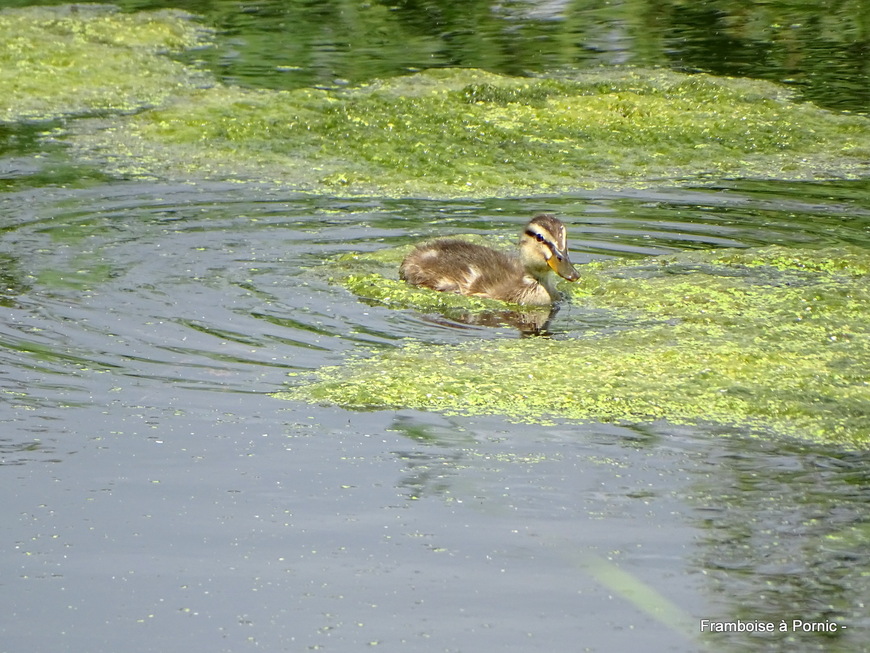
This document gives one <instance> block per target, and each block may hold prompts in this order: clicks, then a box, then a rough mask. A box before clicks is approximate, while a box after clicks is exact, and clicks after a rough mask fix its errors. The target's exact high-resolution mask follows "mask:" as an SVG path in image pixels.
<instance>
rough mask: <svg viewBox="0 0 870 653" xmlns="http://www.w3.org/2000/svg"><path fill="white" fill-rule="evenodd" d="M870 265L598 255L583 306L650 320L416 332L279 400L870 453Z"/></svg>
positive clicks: (866, 259)
mask: <svg viewBox="0 0 870 653" xmlns="http://www.w3.org/2000/svg"><path fill="white" fill-rule="evenodd" d="M868 270H870V253H868V252H867V251H865V250H859V249H850V248H838V249H828V250H800V249H785V248H780V247H770V248H764V249H753V250H740V251H732V250H722V251H709V252H691V253H687V254H678V255H674V256H666V257H658V258H655V259H646V260H641V261H634V262H628V263H627V262H624V261H618V262H606V263H596V264H593V265H588V266H585V268H584V271H583V276H582V279H581V281H580V282H579V284H577V285H574V286H570V288H571V292H572V301H573V302H574V303H577V304H582V305H584V306H588V307H590V308H597V309H603V310H608V311H612V313H613V315H614V316H620V315H633V316H639V317H641V318H643V319H640V320H637V321H636V322H634V326H632V327H628V328H624V329H623V330H621V331H618V332H615V333H614V332H603V331H589V332H588V333H586V334H585V336H583V337H578V338H572V339H542V338H534V339H519V340H516V341H510V340H485V341H480V342H466V343H463V344H461V345H456V346H434V345H431V344H426V343H421V342H416V341H409V342H408V343H407V344H406V345H404V346H403V347H401V348H399V349H396V350H394V351H390V352H387V353H383V352H381V353H377V354H373V355H372V356H370V357H361V358H358V359H355V360H352V361H350V362H349V363H348V364H347V365H345V366H340V367H329V368H325V369H322V370H319V371H318V372H316V373H315V374H314V375H313V378H312V379H310V380H309V382H308V383H304V384H300V385H297V386H295V387H293V388H291V389H289V390H288V391H287V392H284V393H281V394H280V395H279V396H280V397H282V398H286V399H294V400H306V401H312V402H326V403H334V404H338V405H341V406H345V407H348V408H354V409H371V408H395V407H409V408H416V409H423V410H435V411H443V412H446V413H461V414H502V415H505V416H507V417H509V418H511V419H515V420H518V421H527V422H539V423H540V422H547V421H550V420H552V419H556V418H568V419H578V420H598V421H615V422H626V421H629V422H638V421H650V420H657V419H665V420H669V421H672V422H692V423H697V422H701V421H713V422H720V423H726V424H737V425H742V426H746V427H749V428H751V429H754V430H755V431H756V432H764V431H768V432H769V431H770V430H773V431H777V432H780V433H786V434H789V435H793V436H798V437H802V438H807V439H812V440H816V441H820V442H827V443H836V444H838V445H843V446H847V447H856V448H868V447H870V363H868V361H870V326H868V325H870V284H868V281H870V278H868V277H870V274H868ZM432 294H436V293H432ZM459 299H460V300H461V299H462V298H459Z"/></svg>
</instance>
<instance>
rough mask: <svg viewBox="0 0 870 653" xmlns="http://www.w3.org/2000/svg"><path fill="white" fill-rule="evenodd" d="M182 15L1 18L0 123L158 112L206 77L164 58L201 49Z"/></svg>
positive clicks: (28, 12)
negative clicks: (147, 109)
mask: <svg viewBox="0 0 870 653" xmlns="http://www.w3.org/2000/svg"><path fill="white" fill-rule="evenodd" d="M206 37H207V30H206V29H205V28H203V27H202V26H201V25H198V24H197V23H195V22H194V21H193V20H191V16H189V15H188V14H185V13H183V12H180V11H170V10H164V11H154V12H138V13H131V14H125V13H121V12H120V11H118V10H117V8H116V7H112V6H109V5H88V4H82V5H66V6H61V7H26V8H22V9H4V10H3V11H0V122H16V121H44V120H51V119H53V118H57V117H60V116H68V115H80V114H89V113H95V112H128V111H134V110H138V109H142V108H144V107H149V106H155V105H158V104H160V103H161V102H163V101H164V100H166V98H168V97H170V96H171V95H173V94H177V93H179V92H181V91H184V90H188V89H190V88H191V86H192V85H193V84H195V83H200V82H202V80H203V79H204V77H203V76H202V75H200V74H198V73H196V71H194V70H193V69H192V68H190V67H188V66H185V65H183V64H181V63H178V62H175V61H172V60H171V59H170V58H168V57H167V56H164V53H167V52H177V51H181V50H186V49H190V48H193V47H196V46H199V45H202V44H204V43H205V40H206Z"/></svg>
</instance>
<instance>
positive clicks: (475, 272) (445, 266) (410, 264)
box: [399, 240, 525, 301]
mask: <svg viewBox="0 0 870 653" xmlns="http://www.w3.org/2000/svg"><path fill="white" fill-rule="evenodd" d="M399 275H400V276H401V278H402V279H405V280H406V281H408V282H409V283H412V284H414V285H415V286H424V287H426V288H432V289H433V290H440V291H442V292H455V293H460V294H462V295H479V296H483V297H490V298H492V299H503V300H507V301H513V299H512V295H513V294H515V292H516V289H517V286H518V285H525V283H524V279H523V277H524V272H523V268H522V265H520V262H519V260H517V259H516V258H515V257H513V256H509V255H507V254H504V253H502V252H499V251H496V250H494V249H491V248H489V247H483V246H482V245H475V244H473V243H468V242H465V241H464V240H433V241H431V242H428V243H424V244H422V245H418V246H417V247H416V248H415V249H414V251H412V252H411V253H410V254H408V256H407V257H405V260H404V261H402V265H401V266H400V268H399Z"/></svg>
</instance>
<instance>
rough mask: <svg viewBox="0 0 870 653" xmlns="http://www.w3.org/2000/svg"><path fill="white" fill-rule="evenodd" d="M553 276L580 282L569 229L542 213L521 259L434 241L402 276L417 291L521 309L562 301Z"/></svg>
mask: <svg viewBox="0 0 870 653" xmlns="http://www.w3.org/2000/svg"><path fill="white" fill-rule="evenodd" d="M553 272H555V273H557V274H558V275H560V276H561V277H563V278H565V279H567V280H569V281H576V280H577V279H578V277H579V275H578V274H577V271H576V270H575V269H574V266H573V265H572V264H571V261H570V260H569V259H568V247H567V238H566V234H565V225H563V224H562V223H561V222H560V221H559V220H557V219H556V218H555V217H554V216H552V215H550V214H548V213H542V214H540V215H537V216H535V217H534V218H532V220H531V221H530V222H529V223H528V225H526V228H525V230H524V231H523V234H522V235H521V236H520V242H519V248H518V251H517V253H516V254H514V255H510V254H505V253H503V252H500V251H498V250H495V249H492V248H489V247H483V246H482V245H474V244H472V243H468V242H466V241H464V240H448V239H441V240H434V241H431V242H428V243H424V244H422V245H418V246H417V247H416V249H414V251H413V252H411V253H410V254H408V256H407V257H405V260H404V261H402V265H401V266H400V267H399V276H401V278H402V279H405V280H406V281H408V282H409V283H411V284H413V285H415V286H423V287H426V288H432V289H433V290H440V291H443V292H454V293H459V294H462V295H468V296H473V297H486V298H489V299H500V300H502V301H506V302H513V303H515V304H530V305H539V306H544V305H547V304H552V303H553V302H554V301H556V300H557V299H558V298H559V291H558V290H556V279H555V277H554V275H553V274H552V273H553Z"/></svg>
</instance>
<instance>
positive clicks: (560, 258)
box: [547, 249, 580, 281]
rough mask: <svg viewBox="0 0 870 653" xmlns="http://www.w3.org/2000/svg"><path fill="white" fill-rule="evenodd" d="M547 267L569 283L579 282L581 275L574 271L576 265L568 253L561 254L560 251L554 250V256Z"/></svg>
mask: <svg viewBox="0 0 870 653" xmlns="http://www.w3.org/2000/svg"><path fill="white" fill-rule="evenodd" d="M547 265H549V266H550V268H551V269H552V270H553V272H555V273H556V274H558V275H559V276H560V277H562V278H563V279H567V280H568V281H577V279H579V278H580V275H579V274H577V270H575V269H574V264H573V263H571V259H569V258H568V253H567V252H564V253H563V252H560V251H559V250H558V249H553V255H552V256H551V257H550V258H548V259H547Z"/></svg>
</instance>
